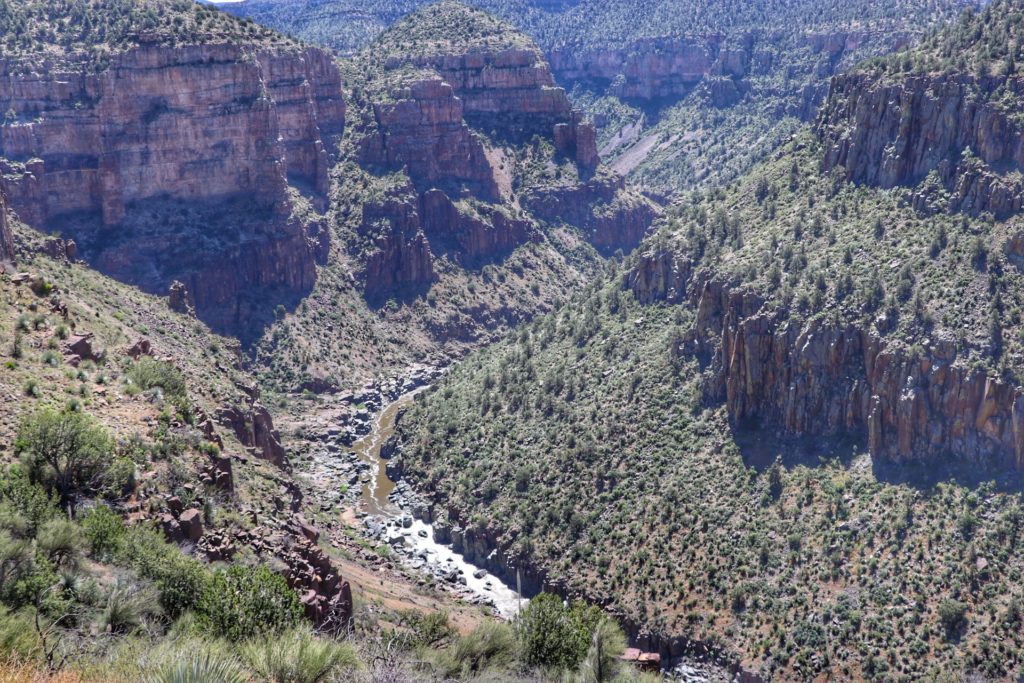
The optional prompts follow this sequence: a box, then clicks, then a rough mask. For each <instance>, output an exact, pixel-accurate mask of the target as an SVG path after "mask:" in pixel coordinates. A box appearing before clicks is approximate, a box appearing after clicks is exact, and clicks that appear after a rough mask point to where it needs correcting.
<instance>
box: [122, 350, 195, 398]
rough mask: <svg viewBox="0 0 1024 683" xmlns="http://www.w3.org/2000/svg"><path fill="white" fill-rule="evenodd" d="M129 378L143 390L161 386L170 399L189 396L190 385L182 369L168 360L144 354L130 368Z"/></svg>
mask: <svg viewBox="0 0 1024 683" xmlns="http://www.w3.org/2000/svg"><path fill="white" fill-rule="evenodd" d="M127 374H128V379H130V380H131V381H132V382H133V383H134V384H135V385H136V386H137V387H139V388H140V389H142V390H143V391H148V390H150V389H156V388H159V389H161V390H162V391H163V393H164V395H165V396H166V397H168V398H169V399H183V398H185V397H187V396H188V387H187V386H186V385H185V377H184V375H182V374H181V370H179V369H178V368H176V367H174V365H172V364H171V363H168V362H167V361H162V360H157V359H155V358H152V357H150V356H143V357H142V358H140V359H139V360H138V361H136V362H135V363H133V364H132V366H131V368H129V369H128V373H127Z"/></svg>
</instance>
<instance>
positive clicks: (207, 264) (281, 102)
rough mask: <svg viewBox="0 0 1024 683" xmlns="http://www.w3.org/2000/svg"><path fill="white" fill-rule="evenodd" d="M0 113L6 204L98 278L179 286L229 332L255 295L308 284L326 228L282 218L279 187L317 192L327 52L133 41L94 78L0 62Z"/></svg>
mask: <svg viewBox="0 0 1024 683" xmlns="http://www.w3.org/2000/svg"><path fill="white" fill-rule="evenodd" d="M69 64H70V65H69ZM0 106H2V107H3V109H4V110H5V111H7V112H8V115H7V118H6V119H5V121H4V123H3V124H2V125H0V168H2V169H3V177H2V179H0V187H2V189H3V191H5V192H6V193H7V196H8V197H9V199H10V203H11V206H12V208H13V210H14V211H16V212H17V214H18V215H19V217H20V218H21V219H22V220H23V221H24V222H26V223H27V224H29V225H31V226H34V227H37V228H40V229H53V228H54V226H57V225H59V228H60V229H61V230H62V232H64V233H66V234H70V235H72V236H73V237H74V238H75V239H76V242H77V243H78V244H79V246H80V247H81V248H82V253H83V255H84V256H85V257H86V258H87V259H88V260H89V261H91V262H92V263H93V264H94V265H96V266H97V267H99V268H100V269H101V270H103V271H104V272H107V273H108V274H111V275H113V276H115V277H117V278H119V279H122V280H125V281H128V282H131V283H133V284H137V285H139V286H141V287H143V288H145V289H147V290H149V291H153V292H158V293H164V292H165V291H166V289H167V287H168V286H169V285H170V283H171V282H172V281H174V280H180V281H182V282H184V283H186V285H187V286H188V289H189V291H190V293H191V294H192V296H193V297H194V299H195V304H196V309H197V312H198V314H199V315H200V317H202V318H204V319H205V320H207V322H209V323H210V324H211V325H213V326H214V327H215V328H217V329H218V330H220V331H229V332H233V333H239V334H242V335H243V336H245V334H246V332H245V330H244V329H242V328H245V327H247V326H248V325H249V322H250V321H251V320H253V316H254V314H258V313H260V309H261V308H262V307H263V305H264V304H265V303H266V300H268V299H267V297H264V296H263V295H264V294H265V293H267V292H273V295H272V296H270V297H269V300H271V302H272V303H274V301H273V300H274V299H277V300H278V301H283V300H285V299H289V298H293V297H294V296H295V295H296V294H297V293H301V292H303V291H307V290H308V289H309V288H310V287H311V286H312V283H313V279H314V277H315V258H316V256H317V255H318V254H320V255H322V253H323V245H322V242H321V241H322V238H323V237H324V236H325V235H326V232H324V231H322V230H319V228H318V226H309V225H304V224H302V223H301V222H299V221H297V220H295V219H291V218H289V216H288V215H289V213H290V211H291V207H290V200H289V197H288V184H289V182H295V183H298V184H299V185H300V186H305V187H308V188H310V189H311V190H312V191H313V192H316V193H320V194H321V195H323V193H326V191H327V190H328V186H329V178H328V171H329V169H330V166H331V165H332V163H333V162H334V161H335V159H336V156H337V145H338V140H339V139H340V136H341V134H342V132H343V129H344V115H345V105H344V103H343V100H342V96H341V79H340V75H339V72H338V70H337V68H336V66H335V64H334V63H333V60H332V58H331V57H330V56H329V55H328V54H327V53H325V52H323V51H320V50H316V49H306V50H298V49H287V50H271V49H257V48H255V47H249V46H246V45H242V44H229V43H225V44H206V45H187V46H183V47H165V46H159V45H145V44H144V45H141V46H138V47H136V48H133V49H130V50H128V51H126V52H123V53H119V54H117V55H115V56H113V57H112V58H111V60H110V62H109V64H107V65H106V67H105V68H103V69H102V70H98V71H97V70H92V69H91V68H87V65H86V64H84V63H83V64H77V63H76V62H74V61H71V62H66V61H65V62H59V63H53V64H50V63H48V62H46V61H45V60H44V61H39V62H37V63H28V62H26V61H24V60H22V61H17V62H12V61H3V62H0ZM321 201H322V200H321ZM175 202H187V204H186V205H184V206H187V207H188V209H189V210H193V209H201V219H202V220H185V221H184V222H183V221H182V220H179V218H180V214H181V213H182V212H181V211H180V210H179V209H175ZM232 202H235V203H236V204H235V205H234V206H235V208H237V206H238V205H239V204H241V205H244V206H245V207H246V209H247V211H248V212H249V213H248V215H247V217H246V218H244V219H242V218H240V217H238V216H236V217H235V219H234V220H231V217H230V215H231V211H229V210H228V209H229V205H231V203H232ZM220 206H223V207H225V208H224V209H223V210H220V209H219V208H218V207H220ZM155 207H162V208H155ZM92 217H95V218H92ZM227 224H230V225H227ZM311 233H312V234H311ZM226 263H229V264H231V267H229V268H225V267H224V265H225V264H226ZM261 300H262V301H261ZM256 317H258V315H257V316H256Z"/></svg>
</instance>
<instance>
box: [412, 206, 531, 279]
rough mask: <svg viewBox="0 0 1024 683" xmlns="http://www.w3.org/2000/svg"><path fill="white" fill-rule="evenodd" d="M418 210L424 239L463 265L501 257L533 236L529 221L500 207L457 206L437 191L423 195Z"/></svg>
mask: <svg viewBox="0 0 1024 683" xmlns="http://www.w3.org/2000/svg"><path fill="white" fill-rule="evenodd" d="M420 206H421V207H422V210H421V215H422V216H423V227H424V231H425V234H426V235H427V237H428V238H429V239H430V240H431V242H432V243H434V244H436V245H438V247H439V249H441V250H444V251H447V252H449V253H452V254H453V255H454V256H455V257H456V258H457V259H458V260H460V261H461V262H463V263H464V264H466V265H475V264H477V263H480V262H482V261H486V260H490V259H494V258H497V257H500V256H503V255H504V254H507V253H508V252H510V251H512V250H513V249H515V248H516V247H517V246H519V245H520V244H524V243H526V242H527V241H528V240H529V239H530V236H531V235H532V234H533V232H534V226H533V223H532V222H531V221H528V220H523V219H519V218H515V217H514V216H512V215H511V212H510V211H509V210H508V209H506V208H505V207H503V206H500V205H494V204H485V203H471V202H460V203H458V204H456V203H455V202H453V201H452V200H451V199H450V198H449V197H448V195H446V194H445V193H444V192H442V191H440V190H437V189H434V190H430V191H428V192H426V193H424V194H423V196H422V198H421V199H420Z"/></svg>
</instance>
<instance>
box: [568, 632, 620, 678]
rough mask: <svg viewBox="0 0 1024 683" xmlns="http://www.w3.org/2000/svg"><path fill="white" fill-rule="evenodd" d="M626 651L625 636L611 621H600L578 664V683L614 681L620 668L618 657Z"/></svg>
mask: <svg viewBox="0 0 1024 683" xmlns="http://www.w3.org/2000/svg"><path fill="white" fill-rule="evenodd" d="M625 649H626V635H625V634H624V633H623V632H622V629H621V628H619V625H618V624H616V623H615V622H614V621H612V620H611V619H607V618H604V619H601V621H599V622H598V623H597V626H596V627H595V628H594V632H593V635H592V636H591V639H590V649H588V650H587V656H586V657H584V659H583V662H582V663H581V664H580V670H579V672H578V673H577V680H578V681H579V682H580V683H605V682H606V681H612V680H616V677H617V676H618V674H619V670H620V668H621V661H620V660H619V657H621V656H622V653H623V651H625Z"/></svg>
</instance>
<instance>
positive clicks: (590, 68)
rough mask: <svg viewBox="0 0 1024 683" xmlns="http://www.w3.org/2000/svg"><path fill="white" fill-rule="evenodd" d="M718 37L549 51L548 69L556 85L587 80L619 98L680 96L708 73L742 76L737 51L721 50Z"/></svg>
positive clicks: (744, 61) (743, 58)
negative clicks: (595, 48)
mask: <svg viewBox="0 0 1024 683" xmlns="http://www.w3.org/2000/svg"><path fill="white" fill-rule="evenodd" d="M724 40H725V39H724V37H723V36H720V35H711V36H704V37H679V38H651V39H645V40H640V41H637V42H635V43H632V44H630V45H628V46H626V47H622V48H618V49H605V50H584V51H578V50H570V49H563V50H557V49H556V50H552V51H551V53H550V54H549V59H550V61H551V69H552V70H553V71H554V73H555V75H556V77H557V78H558V81H559V82H560V83H575V82H578V81H590V82H593V83H595V84H599V85H601V86H603V87H604V88H606V89H607V92H608V94H610V95H614V96H615V97H619V98H622V99H631V100H643V101H653V100H658V99H665V98H670V97H681V96H683V95H685V94H686V93H688V92H690V91H691V90H692V89H693V88H694V86H696V85H697V84H698V83H700V82H701V80H703V78H704V76H705V75H707V74H710V73H712V72H713V71H714V72H716V73H718V74H719V75H729V76H737V77H742V76H743V75H744V74H745V73H746V71H747V66H748V62H749V55H748V53H747V52H746V51H743V50H738V49H737V50H723V49H722V46H723V43H724Z"/></svg>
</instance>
